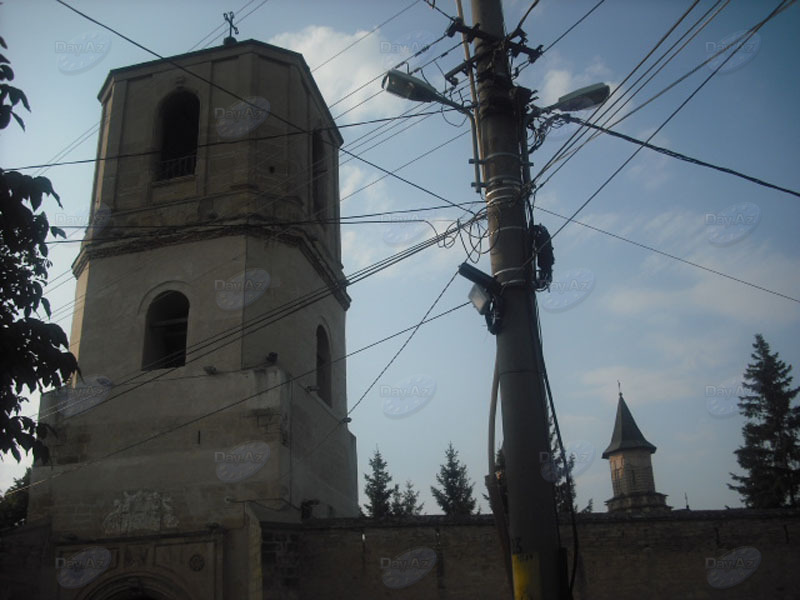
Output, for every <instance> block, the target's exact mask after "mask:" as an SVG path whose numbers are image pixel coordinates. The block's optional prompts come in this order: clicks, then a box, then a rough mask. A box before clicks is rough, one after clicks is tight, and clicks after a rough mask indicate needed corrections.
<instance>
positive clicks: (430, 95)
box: [381, 69, 442, 102]
mask: <svg viewBox="0 0 800 600" xmlns="http://www.w3.org/2000/svg"><path fill="white" fill-rule="evenodd" d="M381 87H382V88H383V89H384V90H386V91H387V92H389V93H391V94H394V95H395V96H400V97H401V98H407V99H409V100H414V101H416V102H433V101H439V100H441V99H442V96H441V94H439V92H437V91H436V89H435V88H434V87H433V86H431V85H429V84H428V83H427V82H425V81H423V80H422V79H418V78H416V77H414V76H412V75H409V74H408V73H403V72H402V71H398V70H397V69H392V70H391V71H389V72H387V73H386V75H385V76H384V77H383V81H382V82H381Z"/></svg>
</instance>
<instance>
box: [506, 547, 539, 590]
mask: <svg viewBox="0 0 800 600" xmlns="http://www.w3.org/2000/svg"><path fill="white" fill-rule="evenodd" d="M511 571H512V573H513V575H514V600H544V593H543V590H542V574H541V565H540V563H539V555H538V554H536V553H531V554H528V553H525V554H513V555H512V556H511Z"/></svg>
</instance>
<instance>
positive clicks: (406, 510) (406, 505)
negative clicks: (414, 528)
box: [391, 481, 423, 517]
mask: <svg viewBox="0 0 800 600" xmlns="http://www.w3.org/2000/svg"><path fill="white" fill-rule="evenodd" d="M422 506H423V504H422V503H420V502H419V492H415V491H414V484H413V483H411V481H406V489H405V490H403V492H401V491H400V490H399V489H398V488H397V486H395V490H394V492H393V494H392V509H391V510H392V516H395V517H413V516H416V515H419V514H422Z"/></svg>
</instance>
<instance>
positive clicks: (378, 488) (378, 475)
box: [364, 448, 399, 519]
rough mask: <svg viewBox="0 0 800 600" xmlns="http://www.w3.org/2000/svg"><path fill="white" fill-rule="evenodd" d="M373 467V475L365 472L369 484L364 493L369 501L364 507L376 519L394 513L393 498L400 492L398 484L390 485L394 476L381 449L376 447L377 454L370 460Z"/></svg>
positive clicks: (369, 515) (368, 514)
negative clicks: (390, 472)
mask: <svg viewBox="0 0 800 600" xmlns="http://www.w3.org/2000/svg"><path fill="white" fill-rule="evenodd" d="M369 466H370V467H372V476H370V475H368V474H367V473H365V474H364V479H366V480H367V484H366V485H365V486H364V493H365V494H366V496H367V498H368V499H369V502H368V503H367V504H366V506H365V507H364V508H365V509H366V511H367V516H368V517H372V518H374V519H380V518H383V517H388V516H390V515H391V514H392V505H391V498H392V496H393V495H394V494H395V493H399V490H398V486H397V484H395V485H394V487H390V484H391V483H392V476H391V475H389V471H387V470H386V461H385V460H383V456H381V451H380V450H379V449H378V448H375V454H374V455H373V456H372V458H371V459H370V460H369Z"/></svg>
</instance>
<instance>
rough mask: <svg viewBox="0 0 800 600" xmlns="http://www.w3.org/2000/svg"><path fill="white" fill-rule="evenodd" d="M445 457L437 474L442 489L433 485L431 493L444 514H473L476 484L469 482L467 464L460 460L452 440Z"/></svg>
mask: <svg viewBox="0 0 800 600" xmlns="http://www.w3.org/2000/svg"><path fill="white" fill-rule="evenodd" d="M445 459H446V462H445V464H443V465H441V468H440V469H439V474H438V475H437V476H436V481H437V482H438V483H439V485H440V486H442V489H441V490H440V489H437V488H435V487H433V486H431V493H433V497H434V498H435V499H436V503H437V504H438V505H439V507H440V508H441V509H442V510H443V511H444V514H446V515H471V514H473V512H475V498H473V497H472V488H473V486H474V485H475V484H473V483H470V482H469V478H468V477H467V466H466V465H462V464H461V463H460V462H459V460H458V452H456V450H455V449H454V448H453V443H452V442H450V444H449V445H448V447H447V450H446V451H445Z"/></svg>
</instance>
